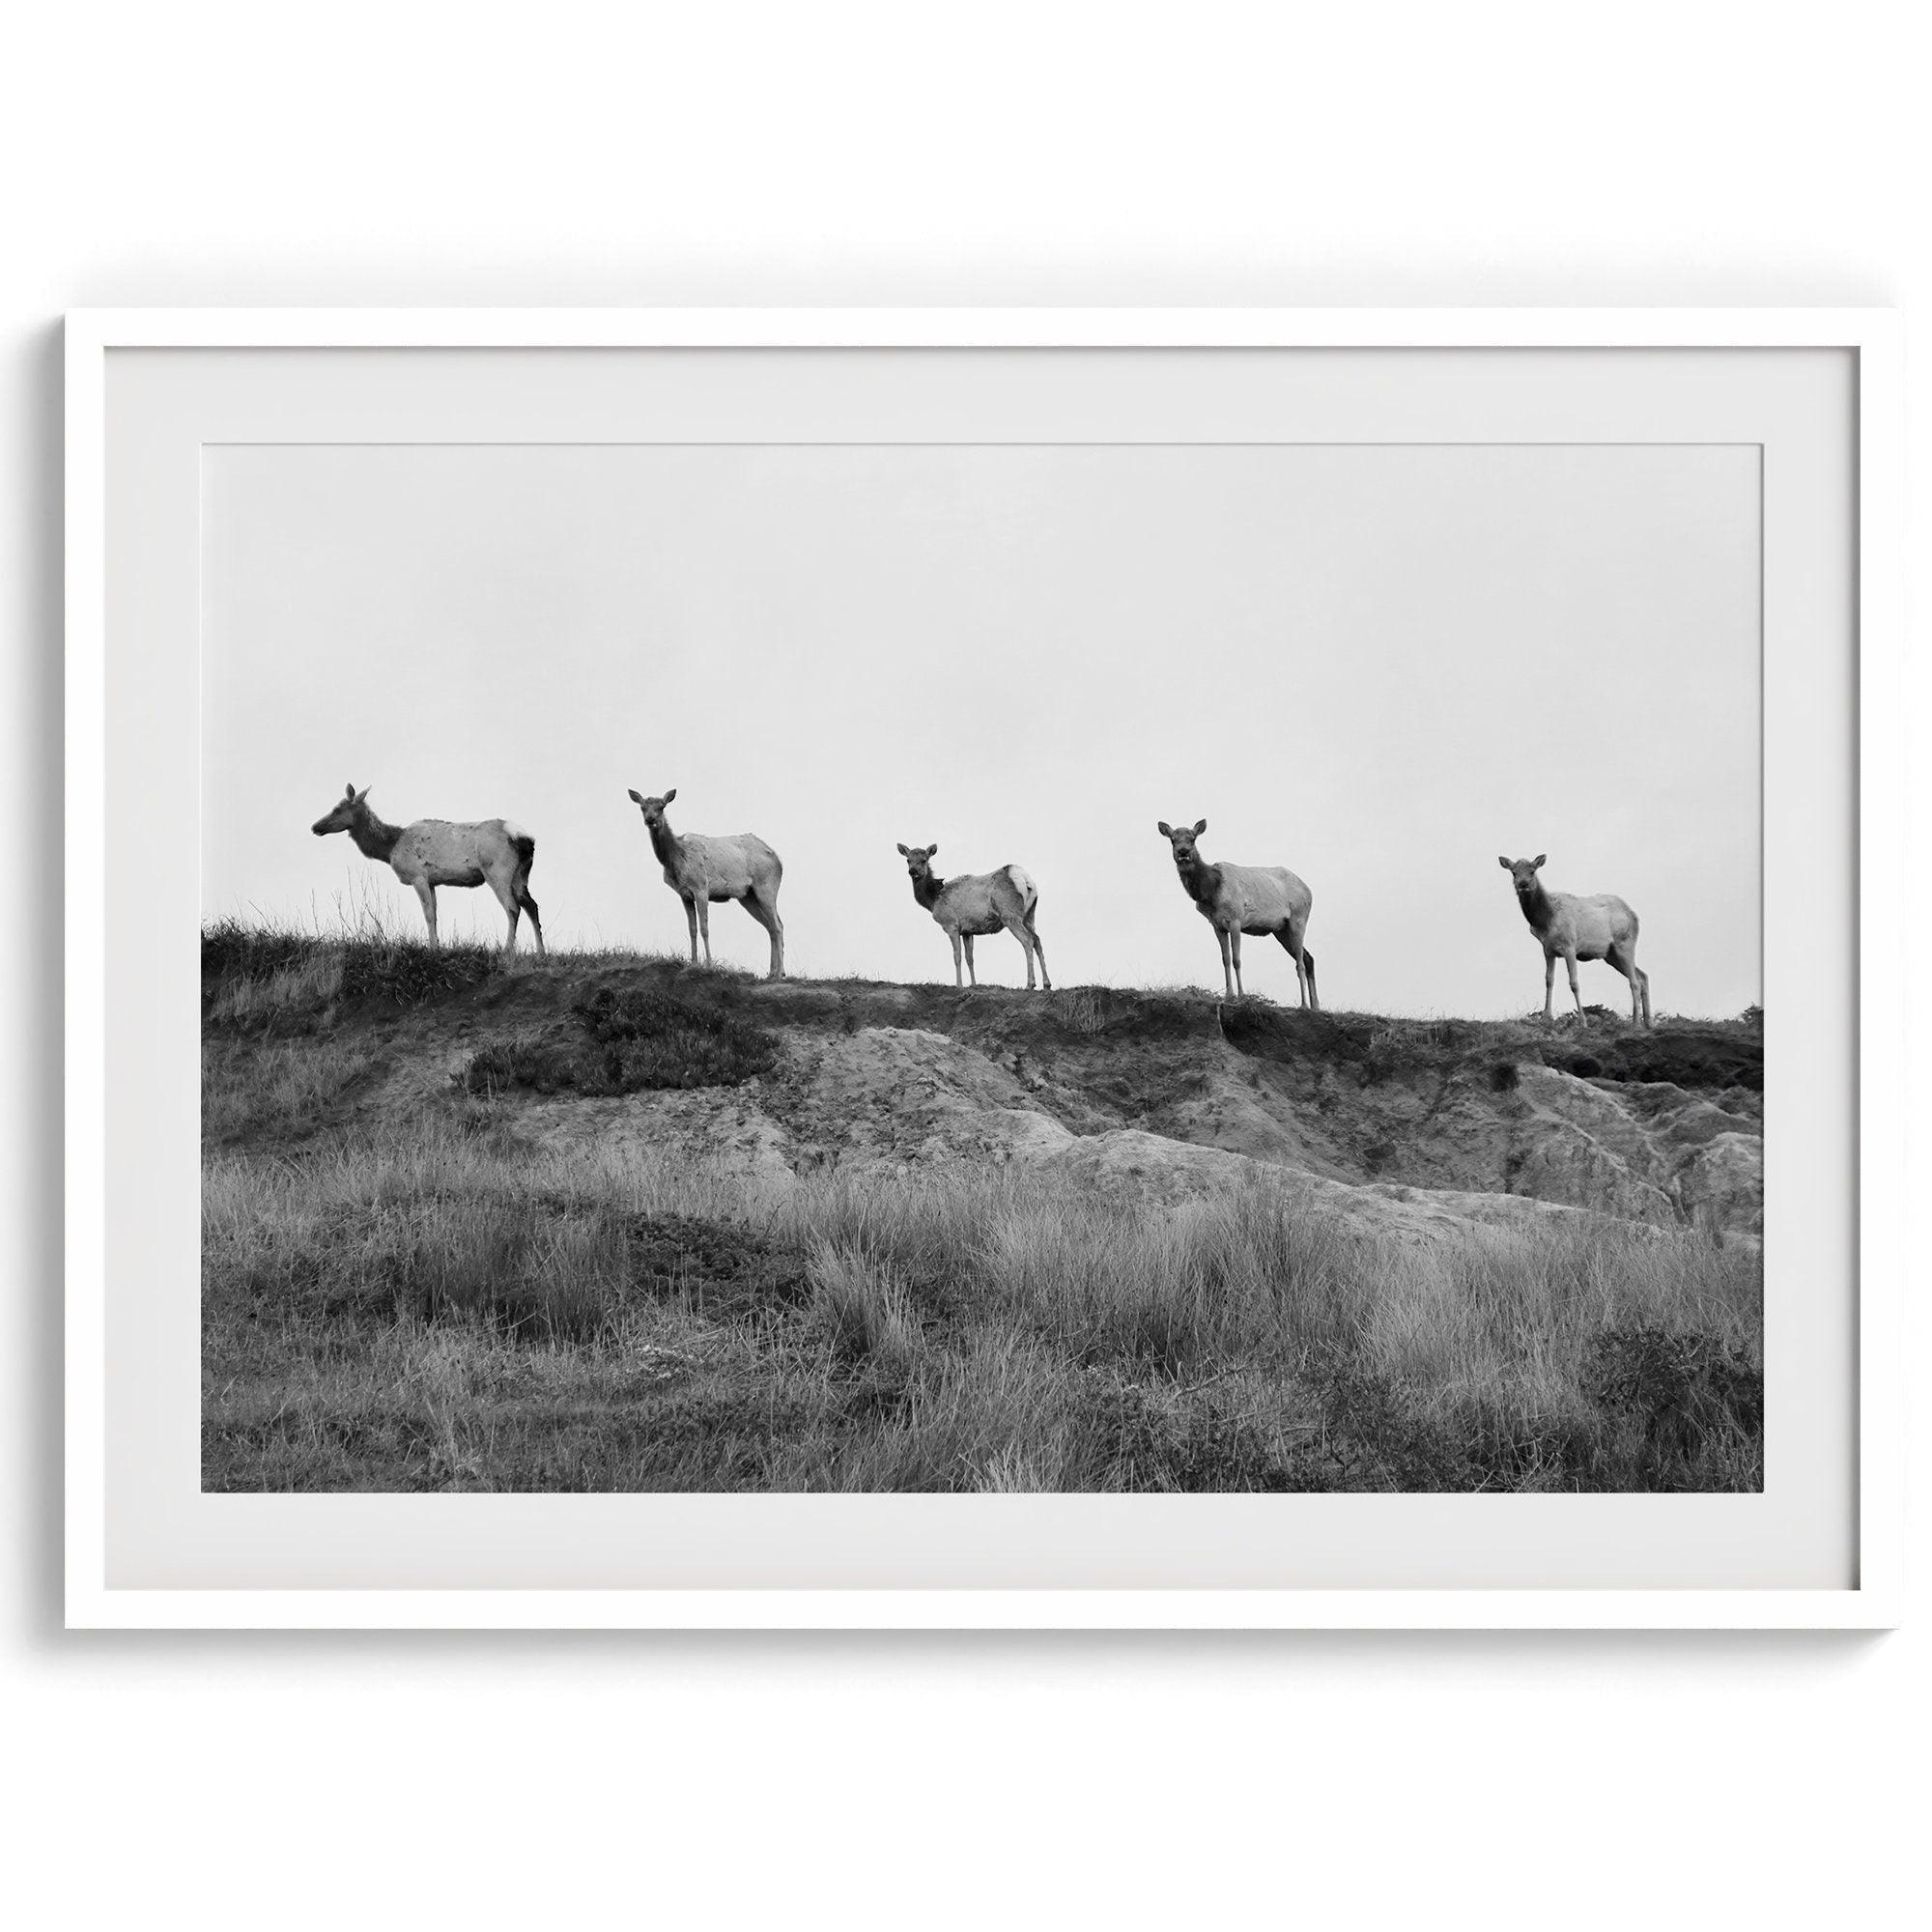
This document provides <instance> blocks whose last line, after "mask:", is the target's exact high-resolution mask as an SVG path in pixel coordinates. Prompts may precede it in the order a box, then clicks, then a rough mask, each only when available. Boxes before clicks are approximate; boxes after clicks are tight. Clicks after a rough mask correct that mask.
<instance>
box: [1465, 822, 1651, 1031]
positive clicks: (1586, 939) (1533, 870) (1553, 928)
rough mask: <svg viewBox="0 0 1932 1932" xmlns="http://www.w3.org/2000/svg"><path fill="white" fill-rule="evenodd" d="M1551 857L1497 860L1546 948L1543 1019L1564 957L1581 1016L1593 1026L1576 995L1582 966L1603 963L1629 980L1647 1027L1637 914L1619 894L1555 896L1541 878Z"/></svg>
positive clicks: (1634, 1013)
mask: <svg viewBox="0 0 1932 1932" xmlns="http://www.w3.org/2000/svg"><path fill="white" fill-rule="evenodd" d="M1548 857H1549V855H1548V853H1547V852H1539V853H1538V854H1537V855H1536V857H1535V858H1534V859H1505V858H1502V857H1500V856H1498V857H1497V860H1496V864H1497V865H1498V866H1500V867H1502V868H1503V870H1504V871H1506V872H1507V873H1508V874H1509V875H1510V879H1511V882H1512V883H1513V884H1514V885H1515V887H1516V902H1517V904H1518V905H1520V907H1521V908H1522V916H1523V918H1524V919H1526V920H1527V921H1528V922H1529V929H1530V931H1532V932H1533V933H1535V934H1536V936H1537V938H1538V940H1540V941H1541V942H1542V945H1543V1017H1544V1018H1545V1019H1546V1020H1548V1019H1553V1018H1554V1017H1555V1015H1554V1014H1553V1013H1552V1012H1551V1011H1550V1002H1551V1001H1552V1000H1553V999H1554V998H1555V990H1556V962H1557V960H1558V959H1559V958H1560V959H1561V960H1562V961H1563V963H1564V965H1565V966H1567V967H1568V968H1569V969H1570V997H1571V998H1572V999H1573V1000H1575V1001H1576V1002H1577V1019H1578V1020H1580V1021H1581V1022H1582V1023H1583V1024H1584V1025H1585V1026H1588V1025H1589V1023H1590V1022H1589V1016H1588V1015H1587V1014H1586V1013H1585V1012H1584V1011H1583V1000H1582V996H1581V995H1580V994H1579V993H1578V992H1577V960H1579V959H1602V960H1605V961H1606V962H1607V963H1608V964H1610V965H1612V966H1614V967H1615V968H1616V969H1617V971H1618V972H1619V973H1621V974H1622V975H1623V976H1624V978H1625V979H1626V980H1629V981H1630V989H1631V1018H1632V1020H1633V1021H1634V1020H1636V1019H1637V1017H1638V1015H1639V1012H1641V1016H1642V1020H1643V1024H1644V1025H1645V1026H1648V1025H1649V1024H1650V975H1649V974H1648V973H1646V972H1645V971H1644V970H1643V969H1642V968H1641V967H1640V966H1639V965H1638V964H1637V963H1636V931H1637V926H1636V914H1635V913H1634V912H1633V911H1631V909H1630V907H1629V906H1628V905H1626V904H1625V903H1624V901H1623V900H1622V899H1620V898H1618V897H1617V895H1615V894H1614V893H1597V894H1593V895H1588V896H1585V895H1582V894H1579V893H1552V892H1551V891H1550V890H1549V889H1548V887H1547V886H1546V885H1545V884H1544V883H1543V881H1542V880H1541V879H1539V878H1538V877H1537V876H1536V875H1537V873H1538V871H1539V870H1541V869H1542V867H1543V866H1544V865H1545V864H1546V863H1547V861H1548Z"/></svg>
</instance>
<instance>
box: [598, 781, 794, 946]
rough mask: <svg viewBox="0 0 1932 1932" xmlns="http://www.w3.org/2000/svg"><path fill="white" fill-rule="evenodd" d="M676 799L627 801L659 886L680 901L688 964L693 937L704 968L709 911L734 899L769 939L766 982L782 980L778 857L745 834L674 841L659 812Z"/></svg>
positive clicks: (691, 835)
mask: <svg viewBox="0 0 1932 1932" xmlns="http://www.w3.org/2000/svg"><path fill="white" fill-rule="evenodd" d="M676 796H677V787H676V786H675V785H672V786H671V788H670V790H668V792H666V793H665V795H664V796H663V797H662V798H646V797H645V796H644V795H643V793H642V792H639V791H634V792H632V794H631V801H632V803H633V804H634V805H636V807H637V808H638V810H639V811H641V812H642V813H643V815H644V829H645V830H646V831H647V832H648V833H649V834H650V836H651V850H652V851H653V852H655V853H656V854H657V859H658V864H659V865H661V866H662V867H664V881H665V884H666V885H668V887H669V888H670V889H671V891H672V892H674V893H675V894H676V895H678V897H679V898H681V899H682V900H683V901H684V918H685V923H686V924H687V925H688V926H689V927H690V928H691V963H692V964H693V965H694V966H695V965H696V964H697V936H698V934H699V933H702V934H703V935H704V963H705V964H706V965H707V966H709V965H710V964H711V908H712V906H713V905H716V904H720V903H722V902H723V901H725V900H726V899H736V900H738V902H739V903H740V904H741V905H743V907H744V908H745V910H746V911H747V912H748V913H750V914H751V915H752V917H753V919H754V920H756V921H757V922H758V923H759V924H760V925H762V926H763V927H764V928H765V930H766V931H767V932H768V933H770V935H771V940H772V970H771V977H772V978H773V979H774V980H782V979H783V978H784V976H785V967H784V933H785V929H784V921H783V920H781V918H780V917H779V884H780V881H781V880H782V879H783V877H784V867H783V865H782V864H781V862H780V859H779V855H778V854H777V853H776V852H774V851H773V850H772V848H771V847H770V846H769V845H767V844H766V843H765V841H764V840H763V839H762V838H757V837H755V836H754V835H753V834H752V833H750V832H741V833H738V834H736V835H735V836H733V837H729V838H723V837H719V836H717V835H714V834H707V833H702V832H687V833H685V834H684V836H683V837H682V838H680V837H679V836H678V835H677V834H676V833H675V832H673V831H672V830H671V829H670V820H669V819H668V818H667V817H666V816H665V807H666V806H668V804H669V803H670V802H671V800H672V799H674V798H675V797H676Z"/></svg>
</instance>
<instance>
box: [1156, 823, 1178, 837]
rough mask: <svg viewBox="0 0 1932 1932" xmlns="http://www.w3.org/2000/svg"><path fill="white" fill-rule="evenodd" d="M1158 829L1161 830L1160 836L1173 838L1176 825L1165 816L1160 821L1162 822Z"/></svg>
mask: <svg viewBox="0 0 1932 1932" xmlns="http://www.w3.org/2000/svg"><path fill="white" fill-rule="evenodd" d="M1156 829H1157V830H1158V831H1159V833H1160V836H1161V837H1162V838H1173V837H1174V827H1173V826H1171V825H1170V824H1169V823H1168V822H1167V820H1166V819H1164V818H1163V819H1162V820H1161V821H1160V824H1159V826H1158V827H1157V828H1156Z"/></svg>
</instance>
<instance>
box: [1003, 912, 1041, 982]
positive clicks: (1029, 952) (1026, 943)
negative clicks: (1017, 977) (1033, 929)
mask: <svg viewBox="0 0 1932 1932" xmlns="http://www.w3.org/2000/svg"><path fill="white" fill-rule="evenodd" d="M1007 930H1008V931H1009V932H1010V933H1011V934H1012V936H1013V937H1014V938H1015V939H1017V940H1018V941H1019V943H1020V951H1021V952H1024V953H1025V954H1026V963H1027V991H1028V992H1029V993H1031V992H1032V991H1033V990H1034V988H1035V987H1036V986H1037V985H1038V984H1039V981H1038V980H1036V979H1035V978H1034V975H1033V936H1032V934H1030V933H1029V932H1028V931H1027V928H1026V922H1025V921H1024V920H1020V919H1009V920H1008V922H1007Z"/></svg>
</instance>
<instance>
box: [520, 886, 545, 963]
mask: <svg viewBox="0 0 1932 1932" xmlns="http://www.w3.org/2000/svg"><path fill="white" fill-rule="evenodd" d="M517 897H518V898H519V900H521V901H522V903H523V908H524V910H525V911H526V913H528V914H529V916H530V930H531V931H532V932H533V933H535V934H536V936H537V957H538V958H539V959H541V958H542V957H543V956H544V936H543V921H542V920H541V919H539V918H538V917H537V902H536V900H535V899H533V898H532V897H531V896H530V889H529V887H528V886H527V885H526V884H525V883H524V881H523V880H522V879H519V880H518V881H517Z"/></svg>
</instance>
